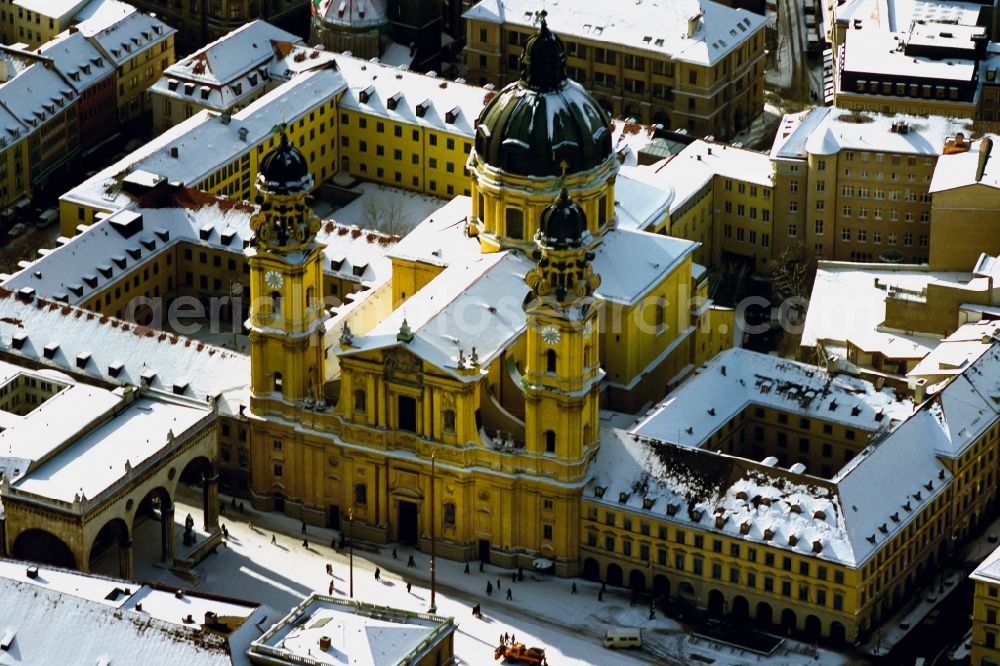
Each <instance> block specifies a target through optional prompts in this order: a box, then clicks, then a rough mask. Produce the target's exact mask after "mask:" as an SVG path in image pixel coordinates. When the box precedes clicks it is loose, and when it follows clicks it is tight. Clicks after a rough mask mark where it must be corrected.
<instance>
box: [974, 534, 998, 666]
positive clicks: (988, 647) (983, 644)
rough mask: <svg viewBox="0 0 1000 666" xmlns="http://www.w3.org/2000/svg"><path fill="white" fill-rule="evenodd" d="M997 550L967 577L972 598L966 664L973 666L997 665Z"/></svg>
mask: <svg viewBox="0 0 1000 666" xmlns="http://www.w3.org/2000/svg"><path fill="white" fill-rule="evenodd" d="M998 558H1000V551H993V553H992V554H990V555H989V556H988V557H987V558H986V559H985V560H983V562H982V564H980V565H979V566H978V567H976V570H975V571H973V572H972V575H971V576H970V577H971V578H972V584H973V596H972V652H971V654H970V655H969V663H970V664H972V665H973V666H994V665H995V664H1000V644H998V642H997V636H1000V620H998V619H997V614H998V613H1000V572H998V571H997V560H998Z"/></svg>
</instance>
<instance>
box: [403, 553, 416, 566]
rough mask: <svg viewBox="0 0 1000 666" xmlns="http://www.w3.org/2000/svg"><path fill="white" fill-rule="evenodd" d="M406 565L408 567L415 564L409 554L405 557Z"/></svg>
mask: <svg viewBox="0 0 1000 666" xmlns="http://www.w3.org/2000/svg"><path fill="white" fill-rule="evenodd" d="M406 566H408V567H415V566H417V563H416V561H415V560H414V559H413V555H410V557H409V558H407V560H406Z"/></svg>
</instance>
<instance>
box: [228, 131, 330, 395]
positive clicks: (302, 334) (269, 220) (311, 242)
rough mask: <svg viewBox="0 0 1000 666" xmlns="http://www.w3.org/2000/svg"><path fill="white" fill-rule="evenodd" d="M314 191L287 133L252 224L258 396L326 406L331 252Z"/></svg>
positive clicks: (264, 169)
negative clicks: (313, 203) (326, 262)
mask: <svg viewBox="0 0 1000 666" xmlns="http://www.w3.org/2000/svg"><path fill="white" fill-rule="evenodd" d="M313 185H314V181H313V177H312V174H310V173H309V165H308V164H307V163H306V160H305V157H303V155H302V153H300V152H299V151H298V149H297V148H295V147H294V146H293V145H291V143H289V141H288V137H287V136H286V135H285V134H284V133H282V135H281V144H280V145H279V146H278V147H277V148H276V149H275V150H274V151H272V152H270V153H268V154H267V155H266V156H265V157H264V159H263V160H262V161H261V164H260V173H259V174H258V176H257V183H256V186H257V190H258V192H260V196H259V197H258V198H257V203H258V205H259V206H260V211H259V212H258V213H256V214H255V215H254V216H253V217H251V218H250V230H251V231H252V233H253V237H252V240H251V243H250V247H248V248H247V250H246V256H247V259H248V260H249V262H250V319H249V320H248V321H247V327H248V328H249V330H250V366H251V382H250V389H251V394H252V396H253V397H254V398H256V399H262V398H265V399H266V398H270V399H276V400H284V401H289V402H296V401H299V400H303V399H307V398H309V399H318V398H320V397H321V396H322V382H323V267H322V257H323V248H324V247H325V246H324V245H323V244H321V243H319V242H317V241H316V232H317V231H319V221H318V220H317V219H316V216H315V214H314V213H313V211H312V209H311V208H310V207H309V205H308V204H307V203H306V196H307V195H308V194H309V192H310V191H312V189H313Z"/></svg>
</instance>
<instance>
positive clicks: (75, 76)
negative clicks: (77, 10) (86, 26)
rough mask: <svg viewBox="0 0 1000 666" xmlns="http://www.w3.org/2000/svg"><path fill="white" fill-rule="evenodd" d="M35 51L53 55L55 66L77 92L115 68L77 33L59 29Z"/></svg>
mask: <svg viewBox="0 0 1000 666" xmlns="http://www.w3.org/2000/svg"><path fill="white" fill-rule="evenodd" d="M38 52H39V53H40V54H41V55H43V56H45V57H47V58H52V61H53V63H54V64H55V66H56V69H57V70H59V73H60V74H62V75H63V76H64V77H65V78H66V79H68V80H69V84H70V85H71V86H73V89H74V90H75V91H76V92H77V93H82V92H83V91H84V90H87V89H88V88H90V86H92V85H94V84H95V83H97V82H98V81H101V80H103V79H105V78H107V77H109V76H113V75H114V73H115V68H114V67H113V66H112V65H111V63H110V62H109V61H108V59H107V58H105V57H104V54H102V53H101V52H100V51H98V50H97V48H95V47H94V45H93V44H91V43H90V42H89V41H87V38H86V37H84V36H83V34H81V33H79V32H68V31H67V32H62V33H60V34H59V35H58V36H56V37H55V38H54V39H52V40H50V41H48V42H46V43H45V44H42V46H41V47H40V48H39V49H38Z"/></svg>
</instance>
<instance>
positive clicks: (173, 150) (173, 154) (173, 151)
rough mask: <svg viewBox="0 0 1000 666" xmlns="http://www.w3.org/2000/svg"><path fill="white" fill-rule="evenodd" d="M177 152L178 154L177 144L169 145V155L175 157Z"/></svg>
mask: <svg viewBox="0 0 1000 666" xmlns="http://www.w3.org/2000/svg"><path fill="white" fill-rule="evenodd" d="M179 154H180V149H178V148H177V146H171V147H170V156H171V157H177V156H178V155H179Z"/></svg>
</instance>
